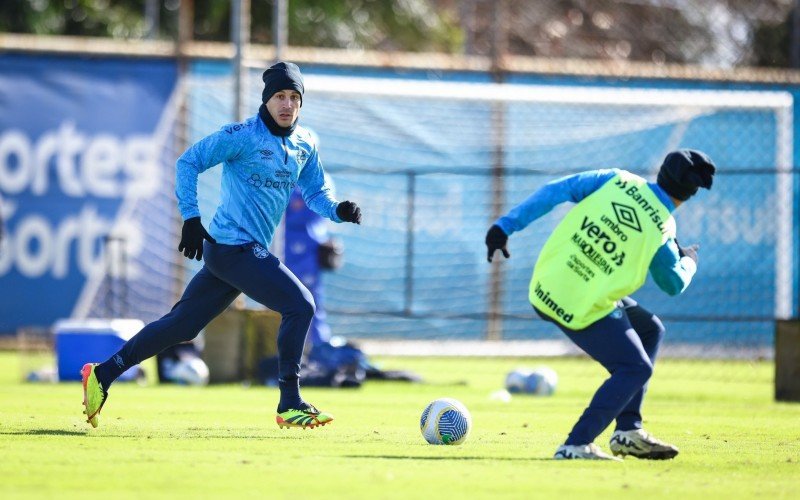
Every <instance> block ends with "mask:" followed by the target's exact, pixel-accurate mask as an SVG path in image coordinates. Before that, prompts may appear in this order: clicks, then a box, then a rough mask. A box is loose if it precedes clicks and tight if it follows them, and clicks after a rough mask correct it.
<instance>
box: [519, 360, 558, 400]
mask: <svg viewBox="0 0 800 500" xmlns="http://www.w3.org/2000/svg"><path fill="white" fill-rule="evenodd" d="M557 385H558V375H557V374H556V372H555V371H553V369H552V368H548V367H546V366H543V367H540V368H537V369H535V370H533V371H532V372H531V373H530V374H529V375H528V377H527V378H526V379H525V391H524V392H525V393H526V394H534V395H536V396H550V395H551V394H553V393H554V392H555V390H556V386H557Z"/></svg>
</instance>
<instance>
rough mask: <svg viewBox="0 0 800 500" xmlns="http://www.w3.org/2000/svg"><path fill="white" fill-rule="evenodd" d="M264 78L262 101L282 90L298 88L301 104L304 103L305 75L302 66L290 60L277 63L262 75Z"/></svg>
mask: <svg viewBox="0 0 800 500" xmlns="http://www.w3.org/2000/svg"><path fill="white" fill-rule="evenodd" d="M261 79H262V80H264V91H263V92H262V93H261V102H267V101H269V100H270V98H271V97H272V96H273V95H275V93H276V92H280V91H281V90H296V91H298V92H300V105H301V106H302V105H303V90H304V88H303V75H301V74H300V68H298V67H297V65H296V64H294V63H290V62H279V63H275V64H273V65H272V66H270V67H269V68H267V70H266V71H265V72H264V74H263V75H262V76H261Z"/></svg>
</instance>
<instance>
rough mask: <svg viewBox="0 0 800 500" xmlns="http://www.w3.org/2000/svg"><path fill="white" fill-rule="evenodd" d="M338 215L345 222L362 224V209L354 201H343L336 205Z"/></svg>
mask: <svg viewBox="0 0 800 500" xmlns="http://www.w3.org/2000/svg"><path fill="white" fill-rule="evenodd" d="M336 216H337V217H339V218H340V219H342V220H343V221H345V222H352V223H353V224H361V209H360V208H358V205H356V204H355V203H354V202H352V201H343V202H341V203H339V205H338V206H337V207H336Z"/></svg>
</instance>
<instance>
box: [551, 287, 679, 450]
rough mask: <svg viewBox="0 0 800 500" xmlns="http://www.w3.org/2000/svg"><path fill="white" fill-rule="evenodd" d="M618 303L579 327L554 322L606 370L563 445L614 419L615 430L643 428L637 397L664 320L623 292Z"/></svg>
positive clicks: (584, 439) (579, 441) (581, 440)
mask: <svg viewBox="0 0 800 500" xmlns="http://www.w3.org/2000/svg"><path fill="white" fill-rule="evenodd" d="M620 302H621V303H622V304H621V307H618V308H617V309H615V310H614V311H613V312H612V313H611V314H609V315H608V316H606V317H605V318H602V319H600V320H598V321H596V322H594V323H592V324H591V325H589V326H588V327H586V328H584V329H583V330H570V329H568V328H565V327H563V326H561V325H558V324H557V323H556V324H557V325H558V326H559V328H560V329H561V331H563V332H564V333H565V334H566V335H567V337H569V338H570V340H572V341H573V342H574V343H575V344H576V345H577V346H578V347H580V348H581V349H582V350H583V351H584V352H585V353H586V354H588V355H589V356H591V357H592V358H593V359H595V360H596V361H598V362H599V363H600V364H601V365H603V367H605V369H606V370H608V372H609V373H610V374H611V376H610V377H609V378H608V379H606V381H605V382H603V384H602V385H601V386H600V388H599V389H597V392H595V394H594V397H593V398H592V401H591V402H590V403H589V407H588V408H586V410H584V412H583V415H581V417H580V418H579V419H578V422H577V423H576V424H575V426H574V427H573V428H572V432H570V434H569V437H568V438H567V441H566V442H565V444H568V445H583V444H588V443H591V442H594V440H595V438H597V436H599V435H600V433H601V432H603V430H605V428H606V427H608V426H609V424H611V422H612V420H614V419H616V420H617V425H616V429H617V430H623V431H627V430H633V429H640V428H641V427H642V414H641V410H642V400H643V399H644V394H645V392H646V391H647V382H648V380H650V376H651V375H652V374H653V364H654V363H655V360H656V356H657V355H658V348H659V346H660V345H661V339H662V338H663V337H664V325H663V324H662V323H661V320H660V319H658V317H657V316H655V315H654V314H652V313H650V312H649V311H647V310H646V309H644V308H643V307H641V306H639V304H638V303H637V302H636V301H635V300H633V299H631V298H629V297H625V298H624V299H622V300H621V301H620ZM537 312H538V311H537ZM540 316H541V313H540ZM545 319H548V318H545Z"/></svg>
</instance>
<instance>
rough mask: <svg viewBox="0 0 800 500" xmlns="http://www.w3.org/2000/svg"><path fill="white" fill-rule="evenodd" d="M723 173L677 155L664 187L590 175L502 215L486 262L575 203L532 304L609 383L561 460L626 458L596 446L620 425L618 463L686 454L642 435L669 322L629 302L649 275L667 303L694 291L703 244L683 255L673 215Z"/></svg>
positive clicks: (627, 176)
mask: <svg viewBox="0 0 800 500" xmlns="http://www.w3.org/2000/svg"><path fill="white" fill-rule="evenodd" d="M715 171H716V168H715V166H714V163H713V162H712V161H711V160H710V159H709V158H708V156H706V155H705V154H703V153H701V152H699V151H694V150H680V151H674V152H672V153H669V154H668V155H667V156H666V158H665V159H664V162H663V163H662V165H661V167H660V170H659V173H658V177H657V182H655V183H653V182H647V181H646V180H645V179H643V178H641V177H639V176H637V175H634V174H632V173H630V172H627V171H625V170H618V169H610V170H592V171H588V172H583V173H579V174H575V175H570V176H567V177H564V178H562V179H558V180H555V181H553V182H550V183H548V184H546V185H545V186H543V187H542V188H541V189H539V190H537V191H536V192H534V193H533V194H532V195H531V196H529V197H528V198H527V199H526V200H525V201H523V202H522V203H521V204H520V205H518V206H517V207H515V208H513V209H512V210H511V211H509V212H508V213H507V214H506V215H505V216H503V217H500V218H499V219H498V220H497V221H496V222H495V224H494V225H492V226H491V228H490V229H489V231H488V233H487V234H486V246H487V249H488V256H487V259H488V261H489V262H492V258H493V256H494V253H495V252H496V251H497V250H500V251H501V252H502V253H503V255H504V256H505V257H506V258H509V257H510V254H509V252H508V249H507V248H506V244H507V242H508V237H509V236H510V235H512V234H514V233H515V232H517V231H521V230H523V229H525V228H526V227H527V226H528V225H529V224H530V223H532V222H533V221H534V220H536V219H538V218H539V217H541V216H543V215H545V214H546V213H548V212H549V211H550V210H551V209H553V208H554V207H555V206H556V205H558V204H560V203H563V202H566V201H570V202H573V203H576V205H575V206H574V207H572V209H571V210H570V211H569V212H568V213H567V215H566V216H565V217H564V218H563V219H562V220H561V222H560V223H559V224H558V226H557V227H556V228H555V230H554V231H553V232H552V234H551V235H550V236H549V238H548V239H547V241H546V242H545V244H544V247H543V248H542V250H541V253H540V254H539V257H538V259H537V261H536V265H535V266H534V270H533V276H532V278H531V282H530V291H529V300H530V303H531V305H532V306H533V308H534V309H535V310H536V312H537V313H538V314H539V316H541V317H542V319H544V320H546V321H549V322H552V323H554V324H555V325H556V326H558V327H559V328H560V329H561V331H563V332H564V333H565V334H566V335H567V337H569V338H570V339H571V340H572V342H574V343H575V344H576V345H577V346H578V347H580V348H581V349H582V350H583V351H584V352H586V354H588V355H589V356H591V357H592V358H594V359H595V360H596V361H598V362H599V363H600V364H602V365H603V367H605V368H606V370H608V372H609V373H610V374H611V376H610V377H609V378H608V379H607V380H606V381H605V382H603V384H602V385H601V386H600V388H599V389H598V390H597V392H596V393H595V394H594V397H593V398H592V400H591V402H590V403H589V407H588V408H586V410H585V411H584V412H583V415H581V417H580V418H579V419H578V422H577V423H576V424H575V426H574V427H573V428H572V431H571V432H570V434H569V436H568V437H567V440H566V442H565V443H564V444H563V445H561V446H560V447H559V448H558V450H557V451H556V453H555V456H554V458H556V459H605V460H619V459H618V458H615V457H613V456H611V455H608V454H606V453H605V452H603V451H602V450H601V449H600V447H598V446H597V445H596V444H595V443H594V440H595V439H596V438H597V436H599V435H600V433H602V432H603V430H605V429H606V427H608V426H609V425H610V424H611V422H612V421H613V420H615V419H616V429H615V430H614V433H613V434H612V436H611V441H610V447H611V451H612V452H613V454H614V455H615V456H617V455H622V456H623V457H624V456H626V455H632V456H634V457H637V458H645V459H670V458H674V457H675V456H676V455H677V454H678V449H677V448H676V447H675V446H673V445H671V444H667V443H664V442H662V441H660V440H658V439H656V438H654V437H653V436H651V435H650V434H648V433H647V432H646V431H645V430H644V429H643V428H642V415H641V407H642V400H643V398H644V395H645V392H646V390H647V383H648V380H649V379H650V376H651V375H652V373H653V364H654V363H655V360H656V356H657V354H658V348H659V345H660V344H661V340H662V338H663V336H664V326H663V325H662V323H661V320H660V319H659V318H658V317H657V316H655V315H654V314H652V313H651V312H649V311H648V310H646V309H644V308H643V307H642V306H640V305H639V304H638V303H637V302H636V301H635V300H633V299H631V298H630V297H629V296H628V295H629V294H631V293H633V292H634V291H636V290H638V289H639V288H640V287H641V286H642V285H643V284H644V281H645V278H646V277H647V272H648V270H649V271H650V274H651V276H652V277H653V280H654V281H655V283H656V285H658V287H659V288H661V289H662V290H663V291H664V292H666V293H667V294H669V295H678V294H680V293H682V292H683V291H684V290H686V287H688V286H689V283H690V282H691V280H692V277H693V276H694V274H695V272H696V270H697V262H698V256H697V250H698V247H697V245H693V246H690V247H688V248H683V247H681V246H680V245H679V244H678V242H677V240H676V224H675V219H674V218H673V216H672V215H671V213H672V211H673V210H675V209H676V208H677V207H678V206H680V205H681V204H682V203H683V202H685V201H686V200H688V199H689V198H690V197H692V196H693V195H694V194H695V193H696V192H697V191H698V189H699V188H701V187H702V188H705V189H710V188H711V184H712V181H713V177H714V173H715Z"/></svg>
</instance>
